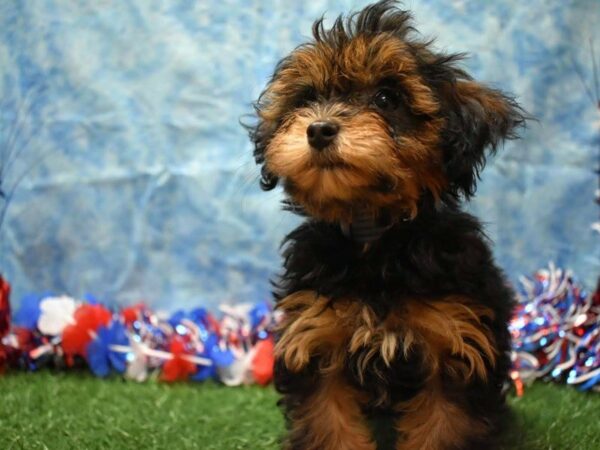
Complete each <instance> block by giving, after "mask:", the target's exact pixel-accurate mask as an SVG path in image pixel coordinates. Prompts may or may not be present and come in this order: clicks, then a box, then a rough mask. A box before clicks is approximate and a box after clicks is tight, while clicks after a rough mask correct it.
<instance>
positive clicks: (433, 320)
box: [392, 297, 497, 380]
mask: <svg viewBox="0 0 600 450" xmlns="http://www.w3.org/2000/svg"><path fill="white" fill-rule="evenodd" d="M484 317H487V318H493V312H492V311H491V310H490V309H489V308H486V307H484V306H481V305H475V304H471V303H470V302H469V301H468V299H465V298H462V297H447V298H445V299H443V301H436V302H430V301H413V302H409V303H408V304H407V306H406V311H405V312H404V314H403V317H402V318H401V319H399V320H400V321H401V322H402V323H404V324H406V327H407V328H408V329H409V330H410V337H409V339H405V341H404V351H405V352H406V351H408V350H409V349H410V348H411V347H412V344H413V343H417V342H418V343H419V344H420V346H421V350H422V351H423V353H424V355H425V357H426V358H427V362H428V363H429V365H430V368H431V370H432V373H434V374H435V373H437V371H439V370H445V371H446V372H447V373H448V374H450V375H453V376H455V377H457V378H460V379H464V380H469V379H470V378H471V377H472V376H474V375H477V376H478V377H479V378H481V379H484V380H485V379H486V378H487V369H486V361H487V362H488V363H489V364H490V365H492V366H493V365H495V363H496V356H497V355H496V349H495V347H494V339H493V336H492V333H491V331H490V330H489V328H488V327H487V326H486V325H485V324H484V323H483V322H482V318H484ZM392 320H393V319H392ZM396 320H398V319H396Z"/></svg>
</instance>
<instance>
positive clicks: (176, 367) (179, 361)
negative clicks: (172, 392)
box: [161, 336, 196, 382]
mask: <svg viewBox="0 0 600 450" xmlns="http://www.w3.org/2000/svg"><path fill="white" fill-rule="evenodd" d="M169 350H170V352H171V353H172V354H173V358H172V359H169V360H167V362H165V363H164V365H163V368H162V376H161V378H162V379H163V380H164V381H168V382H173V381H177V380H186V379H187V378H188V377H189V376H190V375H192V374H194V373H195V372H196V364H194V363H193V362H191V361H188V360H186V359H184V358H182V356H184V355H185V354H186V352H185V342H184V341H183V339H181V338H180V337H179V336H177V337H175V338H173V340H172V341H171V344H170V345H169Z"/></svg>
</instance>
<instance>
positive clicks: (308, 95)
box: [295, 86, 317, 108]
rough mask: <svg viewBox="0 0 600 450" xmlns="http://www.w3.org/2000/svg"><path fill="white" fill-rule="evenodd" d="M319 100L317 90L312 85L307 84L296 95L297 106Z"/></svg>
mask: <svg viewBox="0 0 600 450" xmlns="http://www.w3.org/2000/svg"><path fill="white" fill-rule="evenodd" d="M316 100H317V90H316V89H315V88H314V87H312V86H306V87H305V88H303V89H302V90H301V91H300V93H299V94H298V95H297V96H296V101H295V106H296V107H297V108H301V107H303V106H306V105H308V104H309V103H311V102H314V101H316Z"/></svg>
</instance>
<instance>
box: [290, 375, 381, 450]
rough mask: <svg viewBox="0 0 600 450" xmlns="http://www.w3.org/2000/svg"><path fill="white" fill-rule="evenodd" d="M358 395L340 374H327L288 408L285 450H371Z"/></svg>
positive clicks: (368, 431)
mask: <svg viewBox="0 0 600 450" xmlns="http://www.w3.org/2000/svg"><path fill="white" fill-rule="evenodd" d="M360 403H361V396H360V393H359V392H357V391H356V390H355V389H354V388H352V387H351V386H349V385H348V383H347V382H346V381H345V380H344V379H343V377H342V376H340V375H338V374H328V375H326V376H324V377H323V378H321V380H320V381H319V384H318V386H317V387H316V388H315V390H314V391H313V392H312V393H311V394H310V395H309V396H308V397H306V398H305V399H304V401H303V402H301V403H300V404H299V405H298V406H296V407H295V408H294V409H293V410H291V411H288V419H289V428H290V429H289V434H288V438H287V443H286V446H285V448H286V449H288V450H375V448H376V446H375V443H374V441H373V438H372V436H371V432H370V430H369V427H368V425H367V421H366V419H365V417H364V416H363V414H362V412H361V406H360Z"/></svg>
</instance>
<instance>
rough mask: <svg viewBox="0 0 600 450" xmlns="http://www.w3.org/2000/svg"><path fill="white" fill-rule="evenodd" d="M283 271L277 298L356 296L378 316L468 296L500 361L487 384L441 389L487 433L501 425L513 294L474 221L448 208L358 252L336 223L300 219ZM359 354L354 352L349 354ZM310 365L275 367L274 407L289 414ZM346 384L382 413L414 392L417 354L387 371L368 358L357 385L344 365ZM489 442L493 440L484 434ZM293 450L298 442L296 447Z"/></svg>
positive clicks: (448, 384) (308, 388) (419, 377)
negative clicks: (488, 318) (485, 310)
mask: <svg viewBox="0 0 600 450" xmlns="http://www.w3.org/2000/svg"><path fill="white" fill-rule="evenodd" d="M284 257H285V263H284V268H285V271H284V273H283V275H282V277H281V278H280V280H279V282H278V283H277V291H276V298H278V299H280V298H283V297H285V296H287V295H289V294H291V293H293V292H297V291H300V290H314V291H316V292H318V293H320V294H322V295H325V296H327V297H330V298H332V299H336V298H348V297H352V298H359V299H360V300H361V301H362V302H364V303H366V304H368V305H369V306H370V307H371V308H373V310H375V311H376V312H377V314H378V315H379V317H381V318H384V317H385V316H386V314H387V313H388V311H389V310H390V309H391V308H393V307H396V306H398V305H401V303H402V301H403V299H411V298H415V297H424V298H441V297H444V296H447V295H451V294H459V295H464V296H467V297H469V298H471V299H473V300H474V301H476V302H478V303H480V304H482V305H485V306H488V307H489V308H491V309H492V310H493V311H494V312H495V314H496V316H495V320H494V321H493V322H489V323H488V324H487V325H488V326H489V327H490V329H491V330H492V331H493V334H494V337H495V340H496V343H497V350H498V352H499V355H500V356H499V358H498V361H497V365H496V367H495V368H491V367H489V371H490V378H489V381H488V382H487V383H484V382H481V381H477V380H474V381H473V382H471V383H469V384H468V385H462V384H457V383H454V382H452V381H451V380H450V378H448V379H446V380H445V386H444V389H445V393H446V394H447V395H448V396H449V397H450V398H452V399H453V400H454V401H455V402H456V403H457V404H459V405H462V406H463V407H464V408H465V409H466V410H467V411H468V412H469V413H470V414H472V415H473V416H474V417H477V418H479V419H481V420H483V421H485V422H487V423H489V424H490V425H491V426H492V427H499V426H500V419H501V418H502V416H503V413H504V410H505V405H504V397H503V385H504V383H505V382H506V381H507V375H508V370H509V367H510V360H509V356H508V355H509V350H510V336H509V334H508V330H507V327H506V324H507V321H508V319H509V317H510V313H511V310H512V308H513V306H514V300H513V298H514V297H513V293H512V292H511V290H510V288H509V287H508V284H507V282H506V280H505V278H504V276H503V274H502V272H501V270H500V269H498V268H497V267H496V265H495V264H494V261H493V257H492V254H491V251H490V249H489V245H488V240H487V238H486V237H485V235H484V234H483V232H482V230H481V225H480V224H479V222H478V221H477V220H476V219H475V218H474V217H472V216H470V215H468V214H466V213H464V212H461V211H460V210H459V209H457V208H456V207H453V206H445V207H443V208H441V209H440V210H434V209H431V210H429V211H421V213H420V214H419V216H418V217H417V218H416V219H415V220H414V221H411V222H402V223H398V224H396V225H395V226H394V227H393V228H392V229H391V230H389V231H387V232H386V233H385V234H384V235H383V236H382V238H381V239H380V240H379V241H377V242H375V243H374V244H373V245H372V247H371V248H370V249H369V250H368V251H367V252H366V253H363V251H362V248H361V247H360V246H357V245H355V244H354V243H353V242H351V241H349V240H348V239H347V238H346V237H344V235H343V234H342V233H341V231H340V229H339V226H336V225H333V224H326V223H323V222H317V221H312V220H309V221H307V222H306V223H304V224H303V225H301V226H300V227H299V228H297V229H296V230H294V231H293V232H292V233H290V234H289V235H288V236H287V238H286V240H285V248H284ZM358 356H359V355H355V356H354V358H356V357H358ZM316 366H317V361H313V362H312V364H311V365H309V367H308V368H307V369H306V370H304V371H303V372H301V373H291V372H289V371H288V370H287V369H286V368H285V367H284V366H283V365H282V364H281V363H279V364H277V366H276V376H275V381H276V388H277V389H278V391H279V392H280V393H282V394H284V398H283V400H282V405H283V406H284V409H286V410H293V409H294V406H295V405H297V404H298V402H302V399H304V398H306V397H307V396H309V395H310V393H311V392H312V390H313V389H314V387H315V386H316V385H317V383H316V380H317V378H318V371H317V370H316V369H315V368H316ZM347 367H348V370H347V374H348V378H349V379H351V380H352V381H353V383H354V384H355V385H356V386H358V387H359V388H360V389H362V390H364V391H366V392H368V393H369V394H370V396H371V398H372V399H373V400H374V401H376V400H378V399H379V398H382V397H386V396H385V395H383V394H384V393H388V394H389V393H391V395H388V396H387V397H386V398H387V399H388V402H387V403H384V404H383V405H378V406H372V407H371V408H369V411H368V412H369V413H370V414H375V415H378V414H382V413H384V414H386V413H390V411H391V409H390V408H391V407H392V405H393V404H394V403H395V402H397V401H401V400H407V399H409V398H410V397H411V396H412V395H414V394H416V393H417V392H418V391H419V389H420V388H421V386H422V381H423V379H424V377H423V368H422V365H421V361H420V358H419V356H418V355H412V357H411V358H409V359H408V360H406V359H404V358H398V359H397V360H396V361H395V362H394V363H393V364H392V366H391V367H390V368H386V367H385V365H384V364H383V362H382V361H378V360H376V361H374V363H373V364H372V365H371V367H370V370H369V371H368V372H367V373H366V374H365V375H364V376H365V382H364V383H360V382H359V380H358V375H357V374H356V373H354V372H353V369H352V368H353V367H355V364H354V360H353V359H349V360H348V365H347ZM490 436H491V438H490V439H492V438H493V434H491V435H490ZM470 445H471V446H470V447H465V448H472V449H481V448H490V446H491V445H492V441H491V440H489V441H486V442H480V441H478V442H473V443H471V444H470ZM297 448H298V449H301V448H302V447H301V446H298V447H297Z"/></svg>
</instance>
